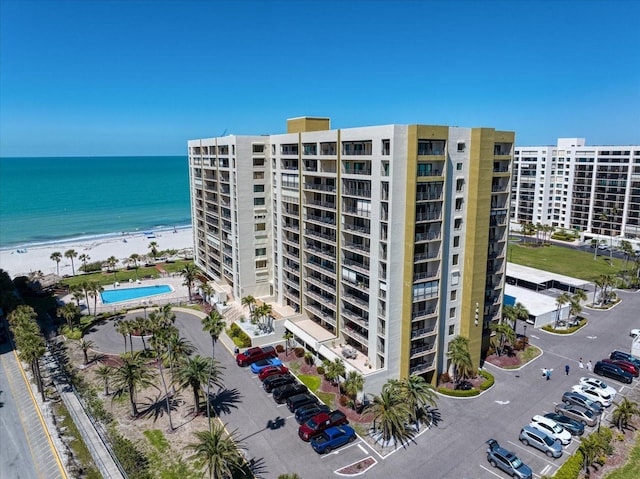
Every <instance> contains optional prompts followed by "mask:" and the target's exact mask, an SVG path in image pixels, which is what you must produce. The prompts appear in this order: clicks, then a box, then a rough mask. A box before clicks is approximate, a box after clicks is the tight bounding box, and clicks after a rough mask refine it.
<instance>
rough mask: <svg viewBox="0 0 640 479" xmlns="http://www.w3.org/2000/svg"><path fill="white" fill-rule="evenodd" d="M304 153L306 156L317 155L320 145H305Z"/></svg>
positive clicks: (303, 146) (303, 147)
mask: <svg viewBox="0 0 640 479" xmlns="http://www.w3.org/2000/svg"><path fill="white" fill-rule="evenodd" d="M302 151H303V154H304V155H317V154H318V145H317V144H316V143H304V144H303V145H302Z"/></svg>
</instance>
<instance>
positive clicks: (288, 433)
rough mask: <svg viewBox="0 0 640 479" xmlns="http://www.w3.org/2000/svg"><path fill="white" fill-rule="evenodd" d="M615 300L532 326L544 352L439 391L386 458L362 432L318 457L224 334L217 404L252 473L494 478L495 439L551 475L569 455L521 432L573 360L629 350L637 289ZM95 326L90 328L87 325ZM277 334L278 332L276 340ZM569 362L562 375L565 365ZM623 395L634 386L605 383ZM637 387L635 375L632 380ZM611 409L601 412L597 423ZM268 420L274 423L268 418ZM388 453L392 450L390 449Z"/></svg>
mask: <svg viewBox="0 0 640 479" xmlns="http://www.w3.org/2000/svg"><path fill="white" fill-rule="evenodd" d="M619 294H620V296H621V297H622V302H621V303H620V304H618V305H617V306H616V307H614V308H613V309H612V310H611V311H596V310H588V309H585V310H584V311H583V313H582V314H583V315H584V316H585V317H587V319H588V320H589V323H588V324H587V326H586V327H584V328H583V329H582V330H580V331H578V332H576V333H574V334H572V335H562V336H561V335H552V334H549V333H546V332H544V331H541V330H533V331H532V330H531V329H532V328H529V330H528V331H527V332H528V336H529V338H530V342H531V344H533V345H536V346H538V347H540V348H541V349H542V350H543V355H542V356H540V357H539V358H537V359H536V360H534V361H533V362H531V363H529V364H528V365H526V366H525V367H523V368H522V369H521V370H518V371H513V370H512V371H503V370H499V369H497V368H495V367H493V366H491V365H489V364H487V365H485V368H486V369H487V370H488V371H490V372H491V373H492V374H494V375H495V377H496V384H495V386H494V387H492V388H491V389H490V390H488V391H486V392H485V393H484V394H482V395H480V396H479V397H476V398H470V399H454V398H449V397H442V396H439V397H438V412H439V414H440V417H441V420H440V421H439V422H438V424H437V426H435V427H432V428H431V429H429V430H427V431H426V432H424V433H423V434H421V435H420V436H419V437H418V438H416V439H415V441H414V442H413V443H411V444H408V445H407V446H406V447H404V448H399V449H398V450H397V451H395V452H392V453H391V454H388V455H386V456H384V457H382V456H380V455H379V454H378V453H377V452H376V451H374V450H373V448H372V447H371V446H370V445H369V443H368V442H366V441H364V440H362V439H359V440H358V441H356V442H355V443H353V444H351V445H349V446H347V447H344V448H341V449H339V450H337V451H334V452H333V453H331V454H329V455H327V456H319V455H317V454H316V453H315V452H313V450H312V449H311V447H310V446H309V444H307V443H304V442H302V441H301V440H300V439H299V438H298V437H297V433H296V432H297V427H298V425H297V423H296V422H295V420H294V419H293V414H291V413H290V412H289V411H288V410H287V408H286V406H284V405H280V406H279V405H277V404H275V402H274V401H273V400H272V399H271V397H270V395H267V394H266V393H265V392H264V391H263V390H262V388H261V387H260V382H259V380H258V379H257V378H256V377H255V375H254V374H252V373H251V371H250V369H248V368H239V367H238V366H236V364H235V361H234V358H233V354H232V351H231V347H230V344H229V343H227V344H225V342H224V341H222V339H226V338H221V341H220V342H218V346H217V348H216V357H217V359H218V360H219V361H220V362H221V363H222V365H223V366H225V367H226V370H225V375H224V384H225V390H224V391H222V392H221V394H220V395H219V396H218V399H217V403H216V408H217V410H218V413H219V415H220V418H221V419H222V421H223V422H224V423H225V424H227V427H228V429H229V430H237V434H238V436H239V437H240V438H242V439H243V442H244V444H245V445H246V448H247V458H248V459H249V460H251V461H253V464H254V469H255V471H256V473H257V475H258V476H259V477H265V478H272V477H273V478H275V477H277V476H278V475H279V474H283V473H287V472H297V473H298V474H300V475H301V476H302V477H304V478H305V479H316V478H317V479H321V478H327V477H331V476H337V475H336V471H337V470H338V469H340V468H342V467H345V466H347V465H349V464H352V463H355V462H358V461H360V460H362V459H364V458H366V457H371V458H373V459H374V460H375V461H376V464H375V466H374V467H373V468H372V469H371V470H369V471H367V473H366V477H367V479H369V478H373V479H377V478H380V479H382V478H388V477H393V476H397V475H398V474H399V473H400V472H399V471H401V473H400V474H401V475H402V477H408V478H412V477H439V478H471V477H473V478H495V477H506V476H505V475H504V474H503V473H501V472H498V471H496V470H493V469H491V467H490V466H489V464H488V462H487V460H486V453H485V451H486V445H485V441H486V440H487V439H488V438H490V437H493V438H494V439H497V440H498V442H500V444H501V445H503V446H504V447H506V448H508V449H510V450H512V451H514V452H515V453H516V454H517V455H518V456H519V457H520V458H521V459H522V460H523V461H524V462H525V463H527V464H528V465H529V466H531V467H532V469H533V471H534V473H535V474H536V475H538V476H540V475H543V474H544V475H552V474H553V473H555V471H556V470H557V469H558V467H559V466H560V465H561V464H562V463H563V462H564V460H566V457H567V455H563V457H562V458H560V459H555V460H554V459H549V458H547V457H546V456H545V455H544V454H543V453H541V452H539V451H537V450H534V449H532V448H530V447H529V448H527V447H524V446H522V445H521V444H520V443H519V442H518V434H519V432H520V429H521V427H522V426H523V425H525V424H528V423H529V421H530V419H531V417H532V416H534V415H536V414H544V413H546V412H550V411H553V409H554V407H555V404H557V403H558V401H559V400H560V398H561V396H562V393H563V392H564V391H567V390H570V389H571V386H572V385H573V384H576V383H577V382H578V380H579V377H580V375H581V374H582V375H587V372H586V370H584V369H583V370H580V369H579V367H578V360H579V358H583V361H584V362H585V363H586V361H588V360H591V361H592V362H593V363H594V364H595V362H596V361H597V360H599V359H601V358H603V357H606V356H608V354H609V352H610V351H611V350H612V349H621V350H626V351H628V350H629V348H630V344H631V338H630V337H629V330H630V329H631V328H633V327H638V324H637V321H638V320H637V311H639V310H640V295H639V294H637V293H626V292H620V293H619ZM176 314H177V320H176V325H177V326H178V328H180V330H181V331H182V334H183V335H184V336H185V337H186V338H187V339H189V340H190V341H192V342H193V344H194V345H195V346H196V347H197V348H198V349H199V350H200V351H201V353H202V354H206V355H208V354H209V351H210V347H211V345H210V338H209V336H208V335H205V334H203V333H202V328H201V323H200V320H199V318H197V317H196V316H194V313H190V312H185V311H184V310H183V311H178V310H176ZM100 329H103V330H104V331H103V332H104V336H105V337H100V336H99V335H96V336H95V337H92V338H91V339H92V340H94V341H96V343H98V341H97V338H98V337H100V342H103V341H107V339H106V338H108V344H109V345H110V347H113V348H115V351H114V352H116V353H119V352H121V351H122V348H123V340H122V336H120V335H117V334H116V333H115V332H114V330H113V326H112V325H110V324H108V325H106V326H104V328H100ZM92 334H95V333H92ZM274 340H279V338H274ZM565 364H569V365H570V366H571V372H570V375H569V376H566V375H565V374H564V366H565ZM543 367H545V368H553V370H554V373H553V375H552V379H551V380H550V381H545V380H543V379H542V377H541V375H540V369H541V368H543ZM608 383H610V384H612V385H613V386H614V387H616V388H618V389H619V390H620V394H622V395H627V394H630V392H631V388H629V387H628V386H623V385H621V384H617V383H615V381H608ZM632 388H634V390H635V391H634V392H635V393H637V392H638V380H634V382H633V384H632ZM608 414H610V409H609V410H607V411H606V412H605V417H604V420H603V424H605V423H606V417H607V415H608ZM274 424H275V425H276V426H274ZM577 446H578V441H575V440H574V441H572V443H571V444H569V445H568V446H566V447H565V450H566V452H567V453H571V452H573V451H575V449H576V448H577ZM389 452H391V451H389Z"/></svg>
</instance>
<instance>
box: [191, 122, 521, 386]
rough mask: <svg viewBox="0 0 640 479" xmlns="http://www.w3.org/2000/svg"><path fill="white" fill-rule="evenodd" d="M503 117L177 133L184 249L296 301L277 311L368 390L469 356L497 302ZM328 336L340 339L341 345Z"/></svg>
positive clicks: (226, 274) (506, 181) (252, 288)
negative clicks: (187, 240) (453, 355)
mask: <svg viewBox="0 0 640 479" xmlns="http://www.w3.org/2000/svg"><path fill="white" fill-rule="evenodd" d="M513 143H514V133H513V132H501V131H496V130H494V129H490V128H458V127H447V126H430V125H385V126H371V127H362V128H347V129H340V130H331V129H330V125H329V119H327V118H308V117H303V118H296V119H292V120H289V121H288V122H287V133H284V134H274V135H268V136H226V137H219V138H210V139H202V140H191V141H189V143H188V148H189V171H190V182H191V203H192V218H193V225H194V245H195V261H196V264H197V265H198V266H199V267H200V268H202V270H203V271H205V272H206V273H207V274H208V275H210V276H211V277H213V278H215V279H217V280H219V281H222V282H225V283H227V284H228V285H229V286H230V287H231V289H232V291H233V294H234V296H235V298H236V299H237V300H240V298H242V297H244V296H247V295H252V296H254V297H256V298H264V299H265V300H268V301H272V302H275V303H277V304H278V305H282V306H288V307H290V308H291V309H292V310H294V311H296V312H297V313H298V314H296V315H292V317H290V318H288V320H287V322H286V324H285V326H286V328H287V329H288V330H290V331H291V332H293V333H294V334H295V336H296V339H297V340H298V341H299V342H300V343H302V344H304V345H305V346H306V347H307V349H309V350H312V351H314V352H315V353H316V354H317V355H318V356H319V357H320V358H328V359H333V358H335V357H340V356H344V357H345V358H346V359H345V362H346V363H347V367H348V368H353V369H357V370H359V371H360V372H362V373H363V374H364V375H365V378H366V382H367V390H368V391H376V390H379V388H380V387H381V386H382V384H383V383H384V382H385V381H386V380H387V379H390V378H399V377H405V376H407V375H409V374H421V375H424V376H425V378H426V379H427V380H429V381H431V382H432V383H435V382H436V380H437V375H438V374H440V373H442V372H444V371H446V370H447V369H448V361H447V358H446V352H447V349H448V343H449V341H450V340H451V339H453V338H454V337H455V336H456V335H462V336H465V337H467V338H469V339H470V344H471V346H470V348H471V355H472V359H473V362H474V364H475V365H476V366H477V365H478V364H479V362H480V357H481V354H482V350H483V349H484V350H486V348H487V346H488V341H489V334H490V330H489V324H490V323H491V322H492V321H497V320H498V319H499V318H500V315H501V309H502V295H503V287H504V277H505V274H504V272H505V265H506V243H507V226H508V208H509V193H510V186H511V161H512V152H513ZM341 346H343V347H341Z"/></svg>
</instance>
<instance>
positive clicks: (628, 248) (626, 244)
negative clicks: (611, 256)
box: [620, 240, 635, 270]
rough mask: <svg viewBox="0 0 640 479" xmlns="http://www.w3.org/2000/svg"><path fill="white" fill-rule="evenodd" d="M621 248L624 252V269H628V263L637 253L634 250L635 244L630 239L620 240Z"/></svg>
mask: <svg viewBox="0 0 640 479" xmlns="http://www.w3.org/2000/svg"><path fill="white" fill-rule="evenodd" d="M620 249H621V250H622V252H623V253H624V269H625V270H626V269H627V264H629V259H630V258H631V257H632V256H633V255H634V254H635V253H634V251H633V245H632V244H631V242H630V241H627V240H622V241H620Z"/></svg>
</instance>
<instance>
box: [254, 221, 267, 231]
mask: <svg viewBox="0 0 640 479" xmlns="http://www.w3.org/2000/svg"><path fill="white" fill-rule="evenodd" d="M266 229H267V225H266V223H256V229H255V230H256V231H266Z"/></svg>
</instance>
